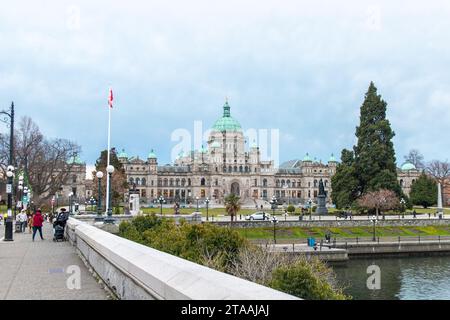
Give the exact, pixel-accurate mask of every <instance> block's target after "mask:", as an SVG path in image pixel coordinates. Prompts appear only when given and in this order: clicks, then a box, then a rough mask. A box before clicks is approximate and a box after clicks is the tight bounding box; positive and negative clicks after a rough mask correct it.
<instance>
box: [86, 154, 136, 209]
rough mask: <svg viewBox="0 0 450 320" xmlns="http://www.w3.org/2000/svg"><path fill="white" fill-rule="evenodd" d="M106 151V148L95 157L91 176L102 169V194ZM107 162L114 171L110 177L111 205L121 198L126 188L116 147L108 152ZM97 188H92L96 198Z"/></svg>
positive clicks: (104, 185) (125, 179)
mask: <svg viewBox="0 0 450 320" xmlns="http://www.w3.org/2000/svg"><path fill="white" fill-rule="evenodd" d="M107 157H108V152H107V150H103V151H102V152H101V153H100V157H99V158H98V159H97V161H96V163H95V171H94V172H93V173H92V174H93V176H94V177H95V175H96V174H97V172H98V171H102V172H103V174H104V177H103V179H102V180H103V182H102V196H103V197H105V195H106V179H107V172H106V167H107V160H108V158H107ZM109 163H110V164H111V165H112V166H113V167H114V172H113V174H112V177H111V181H110V182H111V194H112V197H111V202H112V206H115V205H118V204H119V203H120V202H121V201H122V200H123V196H124V194H125V192H126V191H127V190H128V181H127V176H126V174H125V169H124V168H123V166H122V163H121V162H120V161H119V159H118V158H117V153H116V149H115V148H112V149H111V153H110V159H109ZM97 189H98V188H94V192H93V193H94V197H96V198H97V199H98V190H97Z"/></svg>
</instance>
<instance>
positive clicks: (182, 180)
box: [181, 178, 186, 187]
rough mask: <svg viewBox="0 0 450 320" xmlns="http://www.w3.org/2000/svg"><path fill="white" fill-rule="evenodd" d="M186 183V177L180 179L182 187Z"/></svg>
mask: <svg viewBox="0 0 450 320" xmlns="http://www.w3.org/2000/svg"><path fill="white" fill-rule="evenodd" d="M185 184H186V179H184V178H183V179H181V186H182V187H184V185H185Z"/></svg>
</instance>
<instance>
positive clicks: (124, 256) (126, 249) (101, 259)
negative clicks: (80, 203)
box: [66, 218, 298, 300]
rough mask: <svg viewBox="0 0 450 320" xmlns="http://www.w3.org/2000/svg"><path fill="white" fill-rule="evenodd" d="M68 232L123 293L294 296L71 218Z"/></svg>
mask: <svg viewBox="0 0 450 320" xmlns="http://www.w3.org/2000/svg"><path fill="white" fill-rule="evenodd" d="M66 236H67V238H68V239H69V241H70V243H72V244H73V245H74V246H75V247H76V249H77V251H78V253H79V254H80V255H81V256H82V258H83V260H85V261H86V262H87V264H89V266H90V267H91V268H92V269H93V270H94V271H95V273H97V274H98V276H99V277H100V278H101V279H102V280H103V281H104V282H105V283H106V285H107V286H108V287H109V288H110V289H111V290H112V291H113V292H114V293H115V294H116V295H117V296H118V297H119V298H120V299H139V300H141V299H151V300H184V299H188V300H208V299H211V300H229V299H232V300H291V299H298V298H296V297H293V296H291V295H288V294H285V293H282V292H279V291H276V290H273V289H271V288H267V287H264V286H261V285H259V284H256V283H253V282H250V281H247V280H243V279H240V278H237V277H234V276H232V275H229V274H226V273H222V272H219V271H216V270H213V269H210V268H207V267H205V266H202V265H199V264H196V263H193V262H190V261H187V260H184V259H181V258H179V257H176V256H173V255H170V254H167V253H165V252H161V251H158V250H155V249H153V248H150V247H147V246H144V245H141V244H138V243H136V242H133V241H130V240H127V239H124V238H121V237H118V236H115V235H113V234H111V233H108V232H106V231H103V230H100V229H98V228H96V227H94V226H92V225H89V224H87V223H85V222H82V221H79V220H76V219H73V218H70V219H69V221H68V223H67V226H66Z"/></svg>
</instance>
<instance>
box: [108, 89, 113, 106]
mask: <svg viewBox="0 0 450 320" xmlns="http://www.w3.org/2000/svg"><path fill="white" fill-rule="evenodd" d="M113 100H114V96H113V92H112V89H109V96H108V104H109V107H110V108H112V107H113Z"/></svg>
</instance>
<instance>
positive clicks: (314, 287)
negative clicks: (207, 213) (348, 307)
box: [269, 257, 350, 300]
mask: <svg viewBox="0 0 450 320" xmlns="http://www.w3.org/2000/svg"><path fill="white" fill-rule="evenodd" d="M333 280H334V276H333V271H332V270H331V269H330V268H328V267H327V266H326V265H325V264H324V263H323V262H321V261H320V260H318V259H311V260H310V261H308V260H306V258H304V257H302V258H299V259H298V260H296V261H295V262H293V263H292V264H288V265H284V266H281V267H278V268H277V269H275V270H274V272H273V274H272V280H271V281H270V283H269V286H270V287H272V288H274V289H276V290H280V291H283V292H286V293H288V294H292V295H294V296H297V297H300V298H303V299H308V300H343V299H348V298H350V297H348V296H346V295H345V294H343V293H342V289H339V288H336V287H335V285H334V283H333Z"/></svg>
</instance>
